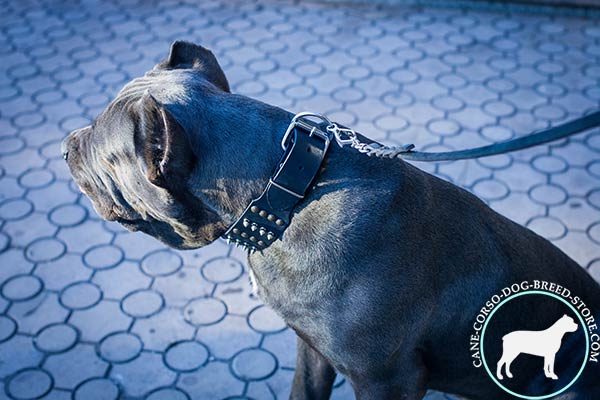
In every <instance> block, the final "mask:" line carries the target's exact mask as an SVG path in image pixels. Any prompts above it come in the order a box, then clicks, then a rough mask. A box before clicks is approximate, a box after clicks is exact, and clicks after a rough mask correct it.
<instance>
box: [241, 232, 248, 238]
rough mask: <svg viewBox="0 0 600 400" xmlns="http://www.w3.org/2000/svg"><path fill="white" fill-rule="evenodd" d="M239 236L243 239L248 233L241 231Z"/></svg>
mask: <svg viewBox="0 0 600 400" xmlns="http://www.w3.org/2000/svg"><path fill="white" fill-rule="evenodd" d="M240 236H241V237H243V238H244V239H245V238H247V237H248V234H247V233H246V232H242V234H241V235H240Z"/></svg>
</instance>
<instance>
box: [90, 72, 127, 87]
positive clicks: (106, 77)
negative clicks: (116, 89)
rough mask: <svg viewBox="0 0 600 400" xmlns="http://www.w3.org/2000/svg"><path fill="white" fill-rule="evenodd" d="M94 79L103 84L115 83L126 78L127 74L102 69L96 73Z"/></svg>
mask: <svg viewBox="0 0 600 400" xmlns="http://www.w3.org/2000/svg"><path fill="white" fill-rule="evenodd" d="M96 80H97V81H98V82H100V83H101V84H104V85H116V84H118V83H123V82H125V81H126V80H127V74H126V73H124V72H122V71H104V72H101V73H99V74H98V75H96Z"/></svg>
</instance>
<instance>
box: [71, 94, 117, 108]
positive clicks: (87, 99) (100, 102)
mask: <svg viewBox="0 0 600 400" xmlns="http://www.w3.org/2000/svg"><path fill="white" fill-rule="evenodd" d="M78 100H79V103H81V105H82V106H85V107H104V106H106V105H107V104H108V103H109V102H110V98H109V97H108V95H107V94H105V93H87V94H84V95H83V96H81V97H79V99H78Z"/></svg>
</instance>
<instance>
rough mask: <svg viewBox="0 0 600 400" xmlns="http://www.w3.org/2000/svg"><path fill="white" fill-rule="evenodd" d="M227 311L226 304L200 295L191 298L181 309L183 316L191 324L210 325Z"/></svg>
mask: <svg viewBox="0 0 600 400" xmlns="http://www.w3.org/2000/svg"><path fill="white" fill-rule="evenodd" d="M226 313H227V306H226V305H225V303H223V302H222V301H221V300H217V299H215V298H212V297H201V298H197V299H193V300H191V301H190V302H189V303H188V304H187V305H186V306H185V308H184V309H183V317H184V318H185V320H186V321H187V322H189V323H190V324H192V325H195V326H198V325H212V324H215V323H217V322H219V321H220V320H222V319H223V318H225V314H226Z"/></svg>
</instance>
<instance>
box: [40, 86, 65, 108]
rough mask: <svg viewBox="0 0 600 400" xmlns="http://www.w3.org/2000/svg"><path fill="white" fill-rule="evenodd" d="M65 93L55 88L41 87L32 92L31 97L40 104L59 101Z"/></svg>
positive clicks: (63, 97)
mask: <svg viewBox="0 0 600 400" xmlns="http://www.w3.org/2000/svg"><path fill="white" fill-rule="evenodd" d="M66 97H67V94H66V93H65V92H64V91H62V90H60V89H56V88H50V89H42V90H39V91H37V92H35V93H34V94H33V99H34V100H35V101H36V102H37V103H39V104H42V105H46V104H56V103H60V102H61V101H62V100H63V99H65V98H66Z"/></svg>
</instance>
